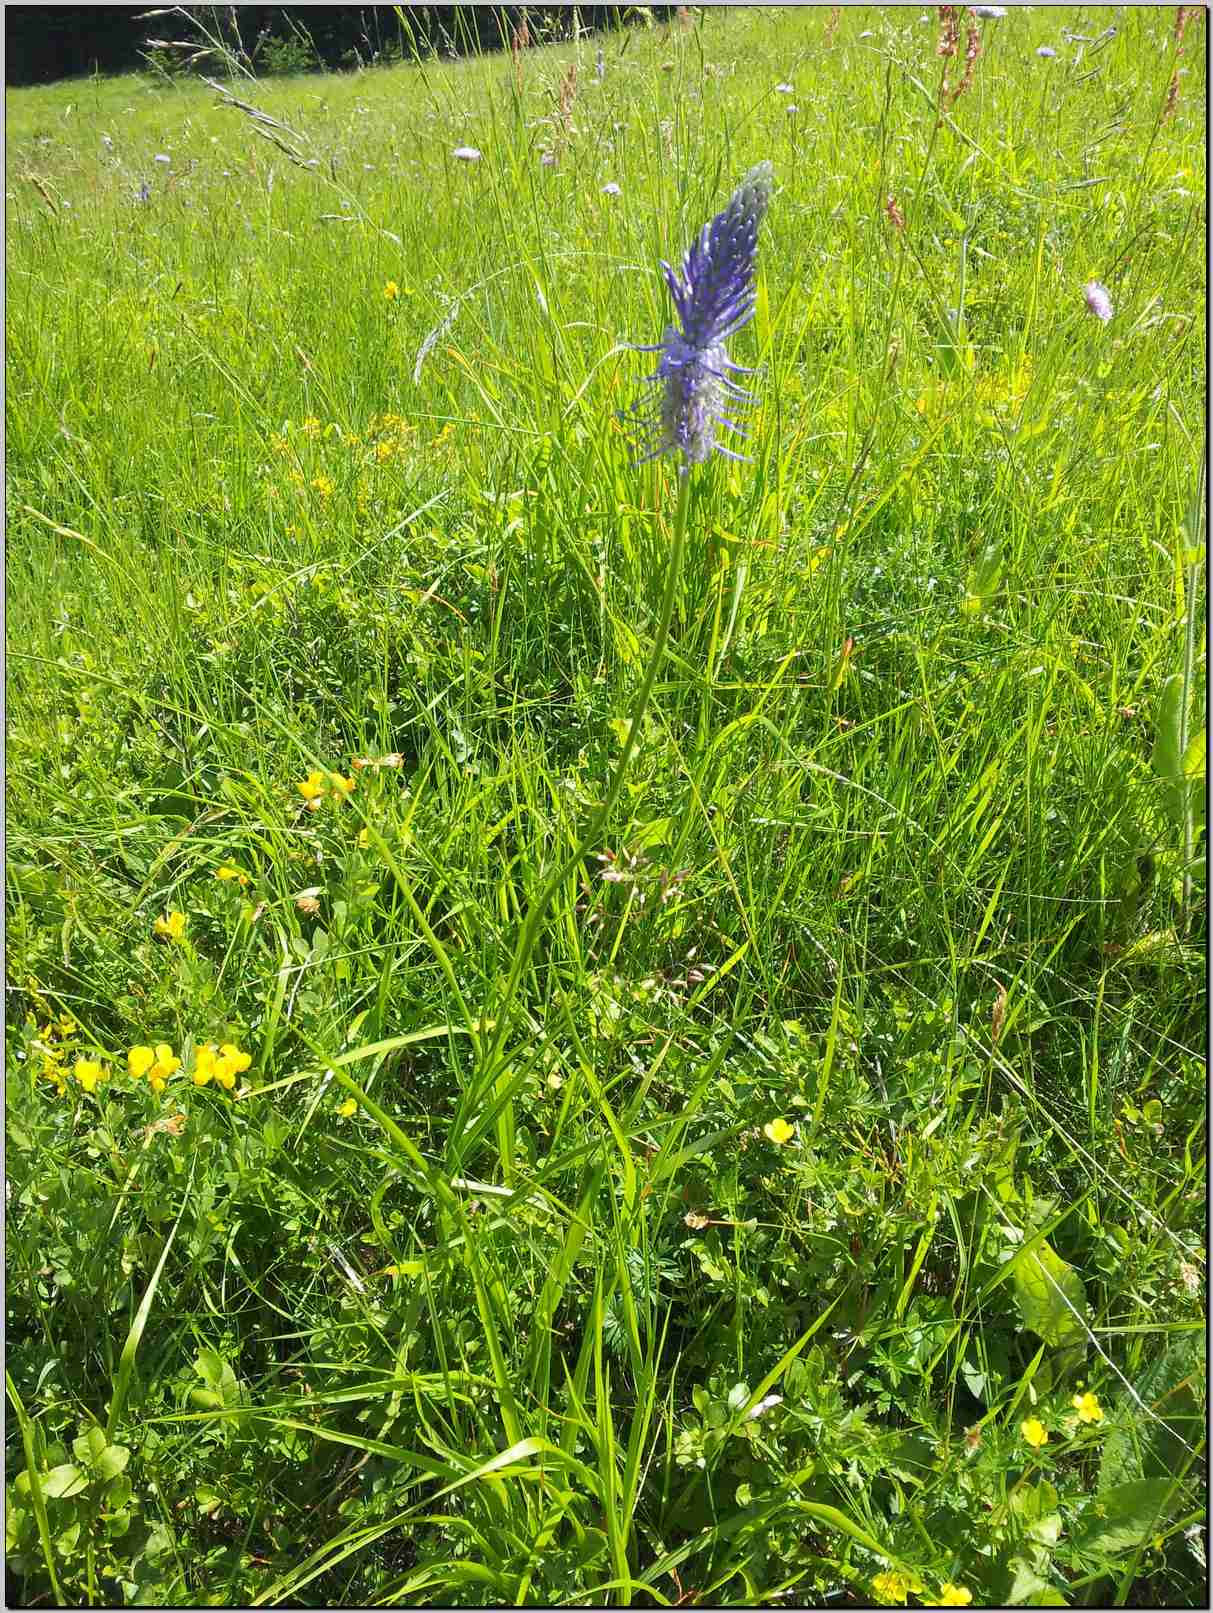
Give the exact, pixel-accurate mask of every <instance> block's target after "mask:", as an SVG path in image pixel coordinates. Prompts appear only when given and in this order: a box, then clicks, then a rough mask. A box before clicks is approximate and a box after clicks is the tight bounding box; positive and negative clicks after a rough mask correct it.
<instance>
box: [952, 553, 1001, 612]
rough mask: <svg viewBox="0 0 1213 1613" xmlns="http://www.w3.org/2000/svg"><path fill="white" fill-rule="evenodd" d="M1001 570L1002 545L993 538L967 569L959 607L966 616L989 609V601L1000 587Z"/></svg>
mask: <svg viewBox="0 0 1213 1613" xmlns="http://www.w3.org/2000/svg"><path fill="white" fill-rule="evenodd" d="M1002 570H1003V558H1002V544H1001V543H1000V542H999V541H998V539H997V538H995V539H994V540H992V541H991V542H990V543H987V544H986V546H985V548H984V549H983V550H982V551H981V553H980V554H979V555H978V557H977V559H976V560H975V561H974V563H973V564H972V565H971V566H970V567H969V574H968V577H967V578H966V580H965V594H964V599H963V600H962V601H961V606H960V608H961V610H963V611H964V612H965V613H966V615H969V616H977V615H980V613H981V612H982V611H984V610H987V609H988V608H989V605H990V601H991V600H992V599H993V598H994V596H995V594H997V592H998V590H999V588H1001V586H1002Z"/></svg>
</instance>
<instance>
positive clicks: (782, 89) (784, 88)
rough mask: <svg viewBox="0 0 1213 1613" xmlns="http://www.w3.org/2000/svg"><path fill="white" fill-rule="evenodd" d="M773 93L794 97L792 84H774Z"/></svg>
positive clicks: (794, 91)
mask: <svg viewBox="0 0 1213 1613" xmlns="http://www.w3.org/2000/svg"><path fill="white" fill-rule="evenodd" d="M775 93H776V95H794V94H795V93H796V90H795V86H794V85H792V84H776V86H775Z"/></svg>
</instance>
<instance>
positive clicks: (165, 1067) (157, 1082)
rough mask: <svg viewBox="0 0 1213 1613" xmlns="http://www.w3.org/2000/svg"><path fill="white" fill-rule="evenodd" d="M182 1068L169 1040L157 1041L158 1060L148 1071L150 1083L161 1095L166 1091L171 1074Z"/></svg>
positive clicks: (154, 1090)
mask: <svg viewBox="0 0 1213 1613" xmlns="http://www.w3.org/2000/svg"><path fill="white" fill-rule="evenodd" d="M180 1068H181V1060H180V1059H179V1058H178V1057H177V1055H176V1054H175V1053H174V1052H173V1050H172V1048H171V1047H170V1046H169V1045H168V1043H167V1042H157V1043H156V1062H155V1064H153V1065H152V1067H151V1069H150V1070H149V1071H148V1076H147V1079H148V1085H149V1086H150V1087H151V1089H152V1091H153V1092H154V1093H156V1094H157V1096H159V1094H160V1093H161V1092H163V1091H164V1088H165V1084H166V1083H167V1081H168V1078H169V1076H170V1075H176V1073H177V1071H178V1070H179V1069H180Z"/></svg>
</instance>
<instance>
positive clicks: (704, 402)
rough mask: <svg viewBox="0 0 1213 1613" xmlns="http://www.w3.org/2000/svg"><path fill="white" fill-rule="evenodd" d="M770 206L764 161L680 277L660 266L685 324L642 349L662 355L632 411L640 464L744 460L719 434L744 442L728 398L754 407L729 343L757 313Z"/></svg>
mask: <svg viewBox="0 0 1213 1613" xmlns="http://www.w3.org/2000/svg"><path fill="white" fill-rule="evenodd" d="M770 200H771V165H770V163H769V162H763V163H759V164H758V166H757V167H756V168H751V170H750V171H749V173H748V174H747V175H746V176H745V178H744V179H743V180H742V182H741V184H740V185H739V186H738V187H737V189H736V190H735V191H734V192H733V195H732V198H731V199H730V201H729V205H728V206H727V207H726V208H725V210H724V211H723V212H722V213H718V214H717V215H716V217H715V218H714V219H713V220H712V222H711V223H710V224H705V225H704V227H703V230H702V232H701V234H700V236H699V239H698V240H697V241H696V242H695V244H694V245H693V246H692V247H691V249H690V251H689V252H688V253H687V255H686V257H685V258H684V259H683V264H682V274H681V275H679V274H677V273H676V272H675V271H674V270H673V269H672V268H671V267H670V265H669V264H668V263H666V262H665V261H664V260H662V264H661V267H662V269H663V271H664V273H665V278H666V284H667V285H668V286H669V288H670V295H671V297H672V298H673V300H674V307H675V309H676V311H677V313H678V319H679V325H667V327H666V331H665V336H664V338H663V339H662V341H661V342H659V343H657V344H656V345H655V346H650V347H638V348H637V349H636V351H637V352H641V353H660V354H661V360H660V362H659V364H658V366H657V369H656V370H655V372H654V373H653V374H652V375H651V376H649V378H648V381H647V382H646V386H647V387H648V391H647V392H646V393H645V394H644V395H643V396H642V398H641V400H640V402H638V403H637V404H636V405H634V407H633V408H632V410H630V411H629V415H630V417H631V419H632V423H633V424H634V425H635V426H636V428H637V432H638V437H637V446H638V447H640V448H641V449H643V450H645V451H644V452H643V453H642V454H641V456H640V462H641V463H642V464H643V463H644V462H645V461H646V460H649V459H656V458H657V457H658V455H660V454H670V453H672V454H679V455H681V456H682V459H683V462H684V463H683V468H684V469H685V468H687V467H689V466H691V465H702V464H703V463H704V462H705V461H706V460H707V459H709V458H710V457H711V455H712V452H713V450H715V451H717V452H719V453H722V454H724V455H725V456H726V457H727V458H729V459H744V458H745V457H746V456H745V455H744V454H737V453H734V452H733V451H732V450H731V449H729V448H726V447H724V445H723V444H721V443H719V442H717V440H716V430H717V427H718V426H722V425H723V426H727V427H728V428H729V430H730V431H736V432H738V433H739V434H740V435H741V436H745V432H744V431H743V430H742V428H741V427H740V426H739V425H738V424H737V423H736V421H734V420H731V419H730V418H729V417H728V415H726V414H725V413H724V412H723V405H725V404H726V403H728V402H729V400H730V399H733V400H736V401H738V402H741V403H749V402H752V401H753V400H752V399H751V398H750V396H749V394H748V393H746V392H743V391H742V389H741V388H740V387H739V386H737V385H736V383H735V382H733V381H731V380H730V379H729V372H732V373H737V374H748V373H750V372H749V371H746V370H744V369H743V367H742V366H741V365H738V364H734V363H732V362H731V361H730V359H729V357H728V354H727V352H726V349H725V342H726V341H727V339H728V338H729V337H730V336H732V335H734V334H735V333H736V332H737V331H739V330H740V329H741V328H742V327H743V326H744V325H745V324H746V323H747V322H748V321H749V319H750V318H751V317H752V315H753V312H754V300H755V292H754V262H755V257H756V254H757V249H758V227H759V225H760V224H761V223H762V219H763V215H764V214H765V213H766V210H767V206H768V204H769V202H770ZM680 327H681V328H680ZM658 399H659V400H660V403H659V407H658V409H657V412H656V416H655V417H654V416H653V414H652V413H651V412H650V413H649V416H648V418H647V419H646V418H645V410H646V406H650V407H651V404H652V403H654V402H656V401H657V400H658Z"/></svg>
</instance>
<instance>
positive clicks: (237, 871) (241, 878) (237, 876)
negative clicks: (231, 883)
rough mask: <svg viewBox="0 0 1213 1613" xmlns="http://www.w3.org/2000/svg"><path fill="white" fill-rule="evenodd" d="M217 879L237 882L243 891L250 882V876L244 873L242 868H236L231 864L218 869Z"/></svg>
mask: <svg viewBox="0 0 1213 1613" xmlns="http://www.w3.org/2000/svg"><path fill="white" fill-rule="evenodd" d="M215 878H216V879H225V880H226V879H234V880H237V881H238V882H239V884H240V886H241V889H243V888H244V886H246V885H247V884H248V882H249V876H248V875H247V874H246V873H245V872H244V870H243V869H242V868H236V867H234V866H233V865H232V864H231V863H224V864H223V865H222V866H221V867H219V868H216V870H215Z"/></svg>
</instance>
